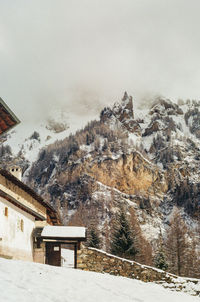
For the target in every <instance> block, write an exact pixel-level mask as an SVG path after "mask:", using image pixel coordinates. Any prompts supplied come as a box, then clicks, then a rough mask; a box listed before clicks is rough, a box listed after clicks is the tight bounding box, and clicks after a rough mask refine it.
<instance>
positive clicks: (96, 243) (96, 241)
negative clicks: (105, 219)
mask: <svg viewBox="0 0 200 302" xmlns="http://www.w3.org/2000/svg"><path fill="white" fill-rule="evenodd" d="M89 238H90V239H89V242H88V246H89V247H93V248H96V249H99V248H100V245H101V240H100V238H99V234H98V232H97V230H96V229H95V228H94V227H92V228H91V230H90V233H89Z"/></svg>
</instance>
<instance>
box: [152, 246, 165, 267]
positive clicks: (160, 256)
mask: <svg viewBox="0 0 200 302" xmlns="http://www.w3.org/2000/svg"><path fill="white" fill-rule="evenodd" d="M154 263H155V266H156V267H157V268H159V269H162V270H163V271H166V270H167V268H168V263H167V260H166V256H165V253H164V251H163V250H162V249H160V250H159V251H158V252H157V254H156V255H155V258H154Z"/></svg>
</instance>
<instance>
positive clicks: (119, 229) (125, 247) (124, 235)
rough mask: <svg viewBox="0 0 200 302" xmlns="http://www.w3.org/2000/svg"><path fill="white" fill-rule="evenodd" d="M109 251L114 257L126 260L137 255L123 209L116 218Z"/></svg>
mask: <svg viewBox="0 0 200 302" xmlns="http://www.w3.org/2000/svg"><path fill="white" fill-rule="evenodd" d="M110 251H111V253H112V254H114V255H116V256H119V257H122V258H128V259H134V257H135V255H136V254H137V249H136V248H135V246H134V239H133V235H132V233H131V230H130V225H129V222H128V220H127V218H126V214H125V212H124V210H123V209H121V210H120V213H119V215H118V217H117V221H116V228H115V230H114V233H113V236H112V242H111V249H110Z"/></svg>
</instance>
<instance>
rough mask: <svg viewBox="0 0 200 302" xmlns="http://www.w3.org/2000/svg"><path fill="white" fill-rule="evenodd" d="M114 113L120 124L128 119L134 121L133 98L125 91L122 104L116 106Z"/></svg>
mask: <svg viewBox="0 0 200 302" xmlns="http://www.w3.org/2000/svg"><path fill="white" fill-rule="evenodd" d="M113 112H114V114H115V116H116V117H117V118H118V119H119V120H120V122H122V121H125V120H127V119H134V113H133V98H132V96H129V95H128V93H127V92H126V91H125V93H124V96H123V98H122V100H121V102H120V103H115V104H114V107H113Z"/></svg>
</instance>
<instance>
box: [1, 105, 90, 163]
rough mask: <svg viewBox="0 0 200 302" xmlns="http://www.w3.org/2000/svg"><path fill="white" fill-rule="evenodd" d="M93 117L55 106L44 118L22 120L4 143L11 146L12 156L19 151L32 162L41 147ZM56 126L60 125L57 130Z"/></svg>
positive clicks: (74, 129)
mask: <svg viewBox="0 0 200 302" xmlns="http://www.w3.org/2000/svg"><path fill="white" fill-rule="evenodd" d="M94 118H95V115H94V113H93V114H92V116H91V114H90V112H89V113H88V114H87V115H86V114H85V115H82V116H81V118H80V117H79V116H76V114H74V113H73V112H67V111H63V110H62V109H60V108H57V109H55V110H53V111H51V112H50V113H49V114H48V116H47V117H46V118H44V120H38V121H37V122H33V121H29V122H28V121H24V122H23V121H22V122H21V124H19V125H18V126H17V127H16V128H14V129H13V131H11V132H9V133H8V135H7V140H6V141H5V142H4V145H9V146H10V147H11V149H12V153H13V155H14V156H17V155H18V153H19V152H21V153H22V156H24V158H25V159H26V160H28V161H29V162H30V163H32V162H34V161H35V160H36V159H37V156H38V153H39V151H40V150H41V149H42V148H43V147H45V146H47V145H50V144H52V143H54V142H55V141H56V140H62V139H64V138H65V137H67V136H69V135H70V134H74V133H75V132H76V131H77V130H78V129H81V128H82V127H84V126H85V125H86V124H87V122H88V121H90V120H91V119H94ZM58 127H60V129H59V130H58ZM34 132H37V133H38V134H39V137H38V139H35V138H34V137H32V135H33V133H34Z"/></svg>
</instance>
